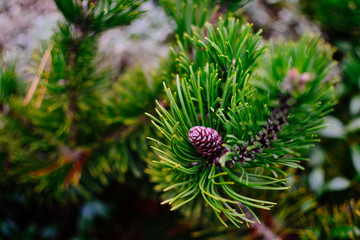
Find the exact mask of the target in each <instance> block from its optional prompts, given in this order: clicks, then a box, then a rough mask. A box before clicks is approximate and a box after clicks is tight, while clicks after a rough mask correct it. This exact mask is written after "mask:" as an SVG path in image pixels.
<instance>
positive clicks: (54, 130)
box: [0, 0, 160, 200]
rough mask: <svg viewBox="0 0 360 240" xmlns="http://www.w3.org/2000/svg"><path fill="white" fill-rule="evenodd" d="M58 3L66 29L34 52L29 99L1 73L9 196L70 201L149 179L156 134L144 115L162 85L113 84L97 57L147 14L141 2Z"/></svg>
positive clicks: (11, 72)
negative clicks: (107, 40)
mask: <svg viewBox="0 0 360 240" xmlns="http://www.w3.org/2000/svg"><path fill="white" fill-rule="evenodd" d="M55 3H56V5H57V7H58V8H59V10H60V11H61V12H62V14H63V15H64V17H65V21H62V22H60V23H59V25H58V30H57V31H56V32H55V33H54V35H53V37H52V38H51V40H50V41H49V42H47V43H45V44H44V46H43V49H44V50H41V49H39V50H38V51H37V52H35V54H34V55H35V60H37V61H38V66H37V67H36V69H34V72H35V74H36V77H35V79H34V80H33V81H32V82H31V85H30V86H26V87H25V89H26V91H23V89H24V87H21V86H22V85H24V84H22V82H25V81H22V80H20V79H18V77H17V76H16V73H15V69H14V67H13V65H10V66H4V67H3V68H2V72H1V106H2V108H1V109H2V112H1V115H2V118H1V122H2V123H1V130H0V131H1V137H0V145H1V152H2V155H3V156H4V158H3V161H4V162H3V164H4V165H5V166H6V167H5V169H4V171H2V173H1V174H2V178H1V179H2V182H3V183H4V184H8V183H12V184H10V186H9V185H8V186H7V187H9V189H11V187H12V186H13V185H18V186H20V188H22V189H23V190H24V191H25V192H27V193H29V194H34V192H36V193H37V194H38V195H39V197H45V196H46V198H49V197H50V198H56V199H58V200H61V199H64V200H65V199H68V198H69V197H71V198H76V197H77V196H83V197H86V196H91V193H92V192H96V191H99V190H100V189H101V187H102V186H103V185H106V184H107V182H108V181H109V180H108V179H114V178H115V179H119V180H121V179H124V174H125V173H126V172H127V170H128V169H129V168H130V169H131V170H132V172H133V174H135V175H137V176H138V177H139V176H141V175H143V174H142V172H143V168H144V163H143V161H142V160H141V159H142V158H144V155H145V152H146V151H147V145H146V142H145V137H143V135H144V134H145V133H147V134H149V133H148V132H149V131H150V130H149V128H148V127H146V121H144V117H143V116H144V114H143V113H144V112H145V111H150V109H151V108H152V106H154V104H153V102H154V101H153V99H154V97H155V96H157V95H158V92H159V87H157V86H160V85H159V84H158V83H156V82H154V81H155V80H154V78H148V77H146V76H145V74H144V73H143V71H142V70H141V69H142V68H141V67H134V68H133V69H131V70H130V71H129V72H128V73H126V74H124V75H122V76H121V79H116V80H115V81H114V80H113V79H112V77H111V74H110V71H109V68H108V67H106V66H103V64H102V62H101V60H102V57H101V55H100V54H99V53H98V50H97V44H98V39H99V37H100V36H101V34H102V33H103V32H104V31H107V30H108V29H111V28H114V27H118V26H124V25H127V24H129V23H131V22H132V21H133V20H134V19H137V18H138V17H140V16H141V15H142V14H143V12H141V11H137V9H138V8H139V6H140V5H141V3H142V1H128V0H121V1H113V0H103V1H86V2H85V1H80V2H79V1H72V0H65V1H63V0H61V1H60V0H59V1H55ZM45 49H46V50H45ZM150 74H152V73H150ZM154 74H155V73H154ZM25 85H28V84H25ZM139 100H140V101H139ZM147 125H148V124H147Z"/></svg>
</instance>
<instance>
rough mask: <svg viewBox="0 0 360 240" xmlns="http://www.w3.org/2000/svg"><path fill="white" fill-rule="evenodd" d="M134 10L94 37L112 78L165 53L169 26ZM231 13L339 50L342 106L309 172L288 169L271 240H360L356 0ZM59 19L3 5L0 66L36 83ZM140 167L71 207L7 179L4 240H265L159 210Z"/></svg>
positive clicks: (0, 207) (21, 4) (290, 1)
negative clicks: (316, 37) (127, 19)
mask: <svg viewBox="0 0 360 240" xmlns="http://www.w3.org/2000/svg"><path fill="white" fill-rule="evenodd" d="M140 9H141V10H145V11H146V12H145V13H144V15H143V16H142V17H141V18H139V19H137V20H135V21H133V22H132V23H131V24H130V25H128V26H124V27H121V28H116V29H113V30H110V31H107V32H105V33H104V34H103V35H102V36H101V37H100V39H99V51H100V53H101V56H102V64H104V65H108V66H110V67H111V70H112V71H111V74H112V76H111V79H119V78H122V77H123V78H126V71H127V70H128V69H134V68H140V69H141V72H145V73H147V72H151V71H152V70H151V69H153V68H156V67H158V66H159V65H161V64H163V61H164V59H166V57H167V56H168V55H169V53H170V50H169V47H170V46H171V44H172V43H173V42H174V40H175V29H176V24H175V22H174V20H173V19H171V18H170V17H169V16H168V14H167V12H166V11H165V10H164V8H163V7H161V5H160V4H159V2H158V1H156V0H153V1H151V0H150V1H147V2H145V3H144V4H143V5H142V6H141V7H140ZM235 15H236V16H238V17H239V18H244V19H247V20H248V21H249V22H251V23H253V24H254V27H255V28H256V29H262V30H263V37H264V38H265V39H269V38H275V39H277V38H285V39H294V40H296V39H298V38H299V36H300V35H301V34H303V33H306V32H315V33H320V34H321V35H322V36H323V37H324V38H325V40H326V41H328V42H329V43H331V44H332V45H333V46H334V48H335V49H336V52H335V54H334V59H335V60H337V61H338V67H337V72H336V73H339V74H340V75H341V81H340V83H339V84H338V85H337V87H336V94H337V96H338V99H339V102H338V104H337V105H336V106H335V107H334V111H333V112H332V113H331V114H330V116H328V117H327V118H326V121H327V124H329V127H327V128H326V129H324V130H323V131H322V132H321V143H319V144H318V145H317V146H316V147H315V148H313V149H312V150H311V151H310V152H309V153H308V156H309V158H310V159H311V161H310V162H307V163H303V165H304V166H305V169H306V170H305V171H301V170H290V172H289V174H290V178H291V182H292V184H293V187H292V188H291V190H290V191H289V192H282V193H281V194H280V195H279V196H280V198H279V199H281V200H279V201H280V202H279V204H278V205H277V206H276V207H274V208H273V209H272V210H271V211H270V213H264V214H263V216H262V219H263V221H264V222H265V225H267V226H269V229H271V231H272V232H273V233H274V234H276V236H277V239H360V1H358V0H302V1H300V0H252V1H250V2H249V3H247V4H246V5H245V6H244V7H242V8H241V9H239V10H238V11H236V13H235ZM63 18H64V17H63V16H62V14H61V13H60V12H59V11H58V9H57V7H56V4H55V3H54V2H53V1H49V0H12V1H6V0H0V56H1V59H2V61H3V62H9V61H16V69H17V70H16V72H17V73H18V75H19V76H20V77H21V78H24V79H32V78H33V77H34V70H33V69H34V68H35V69H36V68H37V66H38V65H39V61H38V60H37V59H38V58H39V57H38V55H39V51H40V52H41V54H43V52H44V50H45V49H46V47H44V46H45V45H44V43H46V41H48V40H49V39H50V38H51V37H52V35H53V32H54V29H56V28H57V24H58V22H59V21H61V20H63ZM165 61H166V60H165ZM139 66H140V67H139ZM336 73H334V74H336ZM130 77H131V76H130ZM160 85H161V84H160ZM125 89H126V88H125ZM150 99H151V98H150ZM140 110H142V108H140ZM144 112H145V111H144ZM0 126H2V125H0ZM141 134H143V133H141ZM144 138H145V137H144ZM3 141H6V140H3ZM134 141H135V140H134ZM134 141H133V140H131V139H130V140H129V145H128V146H129V149H130V148H131V149H133V150H134V147H133V145H134V144H135V145H136V144H137V142H136V141H135V142H134ZM144 141H145V140H144ZM130 146H132V147H130ZM0 150H1V151H0V152H1V153H2V152H3V151H4V149H0ZM134 151H135V152H136V151H138V150H137V149H136V147H135V150H134ZM119 154H123V152H121V153H119ZM127 154H129V155H131V154H133V153H132V152H131V151H129V153H127ZM140 155H141V154H140ZM0 157H1V158H2V159H1V160H0V164H1V165H2V166H1V167H0V171H4V172H5V171H7V164H9V163H7V161H6V156H5V155H4V154H1V155H0ZM140 165H141V163H140ZM129 168H131V166H130V167H129ZM136 169H137V170H133V171H129V172H126V173H125V175H124V176H123V177H122V178H121V179H120V180H119V179H117V178H111V179H109V180H106V184H101V189H100V190H96V191H92V192H91V194H87V195H86V194H85V196H86V197H84V194H82V196H81V197H71V200H67V199H66V200H63V196H60V197H58V198H59V199H57V197H56V196H55V197H54V196H50V197H49V199H46V197H43V196H42V197H39V196H37V194H29V193H28V192H27V189H26V188H27V186H26V185H25V186H22V187H18V184H17V183H16V184H15V183H14V182H13V181H12V178H7V179H5V177H4V179H3V180H1V181H0V239H124V240H127V239H157V240H158V239H271V238H269V237H268V235H266V234H265V233H264V232H259V231H258V230H256V229H252V228H246V227H244V228H242V229H241V230H237V229H227V230H226V229H223V228H221V227H218V226H212V225H209V223H206V221H204V222H203V223H201V222H200V223H194V222H192V221H191V220H189V219H184V218H183V217H182V216H181V212H170V208H169V207H168V206H163V205H160V202H161V200H160V198H159V195H158V194H157V193H154V191H153V190H152V189H153V186H152V184H151V183H149V180H148V177H147V176H146V174H142V173H140V174H137V172H139V171H140V172H141V171H142V172H143V171H144V167H136ZM139 175H141V177H139ZM3 176H4V175H1V174H0V177H3ZM14 176H15V177H16V175H14ZM129 183H130V184H129ZM31 187H32V185H31ZM46 187H49V186H46ZM29 188H30V186H29ZM64 199H65V198H64ZM209 226H210V227H209ZM271 236H273V235H271Z"/></svg>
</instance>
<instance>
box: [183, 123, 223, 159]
mask: <svg viewBox="0 0 360 240" xmlns="http://www.w3.org/2000/svg"><path fill="white" fill-rule="evenodd" d="M189 139H190V142H191V143H192V145H193V146H194V147H195V148H196V150H197V151H198V152H199V153H200V154H201V155H202V156H203V157H206V158H214V157H216V156H217V155H219V154H220V153H221V151H222V149H223V147H222V143H223V142H222V139H221V136H220V135H219V133H218V132H217V131H216V130H214V129H212V128H207V127H203V126H195V127H192V128H191V129H190V131H189Z"/></svg>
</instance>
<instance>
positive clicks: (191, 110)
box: [148, 17, 336, 227]
mask: <svg viewBox="0 0 360 240" xmlns="http://www.w3.org/2000/svg"><path fill="white" fill-rule="evenodd" d="M184 38H186V40H183V41H184V42H185V41H189V42H190V44H191V45H190V46H188V47H187V48H186V47H184V44H182V40H181V39H180V40H179V41H178V49H179V50H178V52H177V56H178V57H177V58H176V61H177V66H178V73H177V76H176V88H174V90H173V91H172V90H171V89H170V88H169V87H167V86H166V84H164V88H165V92H166V95H167V99H168V102H167V103H166V104H165V105H168V106H169V109H167V108H165V107H164V106H163V105H164V104H160V103H158V104H157V110H156V111H157V116H158V117H155V116H153V115H149V116H150V117H151V118H152V120H153V124H154V125H155V127H156V128H157V129H158V131H159V132H160V133H161V135H162V137H163V139H156V138H152V137H150V138H149V139H150V140H152V141H153V142H154V143H155V144H154V145H153V148H154V149H155V150H156V151H157V152H158V155H159V159H158V160H156V161H155V162H154V163H151V164H150V166H149V169H148V173H149V174H150V175H151V178H152V181H154V182H156V183H157V186H158V189H161V190H163V191H164V192H165V193H164V194H163V195H164V199H165V201H163V204H167V203H168V204H170V205H172V210H175V209H178V208H182V209H184V212H185V214H187V215H189V216H194V215H195V216H196V214H199V215H201V214H200V212H201V211H202V210H201V209H203V208H205V209H208V210H209V209H210V210H213V213H214V214H215V216H216V217H217V218H218V220H219V221H221V222H222V223H223V224H224V225H225V226H227V223H226V220H229V221H230V222H231V223H233V224H234V225H235V226H238V227H240V225H239V224H242V223H244V222H245V223H255V222H260V220H259V219H258V218H257V214H256V213H255V212H254V211H253V209H265V210H270V208H271V207H272V206H274V205H275V204H276V203H275V202H270V201H266V200H264V199H258V198H257V192H261V191H267V190H286V189H288V188H289V187H290V186H289V185H287V184H286V182H287V179H286V172H285V171H286V168H287V167H293V168H301V169H302V166H301V165H300V164H299V163H300V162H301V161H304V160H306V158H302V157H301V151H303V149H307V148H309V147H311V146H312V145H313V144H314V143H315V142H317V139H316V135H315V133H316V131H317V130H318V129H320V128H322V127H323V126H324V125H323V117H324V115H326V114H327V113H328V112H329V111H331V106H332V105H333V104H334V103H335V100H334V91H333V84H334V82H335V81H336V77H335V78H333V77H332V76H329V73H330V72H331V70H332V69H333V68H334V66H335V63H334V62H333V61H332V58H331V57H332V53H333V51H332V50H331V48H330V46H329V45H326V44H325V43H324V42H323V41H322V40H321V39H319V37H317V36H310V35H309V36H303V37H302V38H301V39H300V40H299V42H297V43H293V42H282V41H277V42H270V43H264V42H263V41H262V40H261V38H260V32H257V33H253V30H252V27H251V25H248V24H242V23H240V21H239V20H236V19H234V18H231V17H230V18H225V19H224V18H219V20H218V21H217V22H216V23H215V24H214V25H212V24H211V23H207V24H205V27H195V28H194V29H193V32H192V34H188V33H184ZM248 189H250V190H248ZM205 211H206V210H205Z"/></svg>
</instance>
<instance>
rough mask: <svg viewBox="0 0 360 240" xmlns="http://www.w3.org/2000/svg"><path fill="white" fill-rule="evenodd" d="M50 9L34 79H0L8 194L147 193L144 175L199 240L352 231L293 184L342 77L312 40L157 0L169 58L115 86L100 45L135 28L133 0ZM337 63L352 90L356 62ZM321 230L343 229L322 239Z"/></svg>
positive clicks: (0, 72)
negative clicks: (168, 32)
mask: <svg viewBox="0 0 360 240" xmlns="http://www.w3.org/2000/svg"><path fill="white" fill-rule="evenodd" d="M55 2H56V4H57V6H58V8H59V10H60V11H61V12H62V14H63V15H64V18H65V19H64V21H62V22H61V23H59V25H58V29H57V30H56V32H55V33H54V35H53V37H52V38H51V40H50V41H49V42H47V43H45V44H43V46H42V48H41V49H39V50H38V51H37V52H35V53H34V56H35V57H34V59H35V62H36V67H35V68H34V69H33V73H34V75H35V76H36V77H35V79H34V80H33V81H32V82H29V81H28V80H23V79H21V78H20V77H19V76H17V74H16V69H15V65H14V64H5V63H2V66H1V68H0V115H1V120H0V156H1V161H2V164H0V185H1V187H2V188H3V189H5V191H6V190H12V189H16V191H20V192H25V193H26V194H27V195H36V196H37V197H38V198H39V199H42V200H44V199H46V200H48V199H56V200H58V201H59V200H60V201H64V202H66V201H68V200H69V199H73V200H76V199H79V198H83V197H85V198H89V199H90V198H92V196H94V193H98V192H101V190H102V189H103V188H104V186H105V185H107V184H108V183H109V182H111V181H114V180H115V181H121V182H123V184H124V185H126V186H131V185H133V184H134V185H135V182H136V184H141V185H146V187H150V185H149V183H148V181H149V179H148V177H149V178H150V181H151V182H152V183H154V184H155V190H156V191H158V192H161V197H162V200H163V202H162V204H164V205H165V204H169V205H170V206H171V210H180V211H181V213H182V214H183V215H185V217H187V219H190V220H189V221H187V222H186V223H190V225H191V227H189V229H188V230H189V232H191V231H193V233H192V236H193V237H194V238H196V236H197V237H198V239H205V238H209V237H218V238H220V239H221V238H222V239H230V237H233V238H234V239H235V238H238V237H239V236H248V237H249V234H248V232H247V231H248V230H249V229H250V231H251V232H252V234H251V235H252V236H258V237H260V238H261V237H262V238H264V239H280V236H281V235H283V236H285V237H286V236H287V235H286V234H292V233H293V232H292V231H294V234H297V235H301V237H303V238H304V239H311V238H313V237H314V236H316V237H319V236H321V237H324V236H326V237H328V238H330V237H331V236H335V237H337V236H340V235H341V234H342V231H340V230H342V229H341V228H342V227H343V225H344V224H349V226H350V225H351V224H353V225H354V224H358V221H354V222H352V220H351V219H350V220H349V218H346V213H345V212H344V211H338V209H345V208H346V209H349V208H352V209H356V208H358V206H359V202H358V201H350V202H349V203H346V202H345V203H344V205H341V207H336V206H335V207H333V206H331V207H327V206H326V205H322V204H321V203H320V201H319V199H317V196H315V195H314V193H313V192H311V191H310V190H309V189H308V188H307V187H304V186H306V185H307V183H306V181H307V179H308V176H307V175H306V174H307V172H306V169H305V167H304V166H306V163H305V162H306V161H308V160H309V159H308V158H307V157H306V153H307V152H308V149H310V148H311V147H313V146H314V144H316V143H318V142H319V139H318V138H319V137H318V135H317V133H318V131H319V130H320V129H322V128H323V127H325V124H324V117H325V115H327V114H328V113H329V112H330V111H332V107H333V106H334V104H335V103H336V99H335V98H336V97H335V91H334V84H335V83H336V82H337V81H338V78H339V76H338V75H337V74H336V71H335V70H336V62H335V61H334V60H333V56H332V55H333V53H334V51H335V50H334V49H333V48H332V47H331V46H330V45H329V44H327V43H325V42H324V41H323V40H322V39H321V37H320V36H319V35H316V34H306V35H304V36H302V37H301V38H300V39H299V40H298V41H296V42H293V41H286V40H279V39H276V40H264V39H262V37H261V34H262V33H261V30H260V31H256V30H254V27H253V25H252V24H249V23H246V21H245V20H244V19H242V18H237V17H236V16H237V14H236V13H235V12H236V10H237V9H239V8H240V7H242V6H243V5H244V4H246V3H247V2H248V1H246V0H238V1H215V0H186V1H174V0H160V1H158V2H159V4H160V5H161V6H162V7H163V8H164V10H165V11H166V12H167V13H168V15H169V16H170V18H172V19H173V20H174V22H175V25H176V27H177V28H176V30H175V38H176V42H175V43H174V44H172V47H171V54H170V56H169V57H168V58H166V59H164V60H163V61H162V62H161V64H160V66H159V67H158V68H157V69H154V70H153V71H150V73H149V72H147V73H145V72H144V71H143V68H142V66H140V65H137V66H135V67H132V68H129V69H127V70H126V72H124V73H122V74H121V76H120V78H119V79H112V76H111V73H110V71H109V68H108V67H107V66H104V64H103V63H102V59H103V56H101V54H100V53H99V52H98V49H97V44H98V40H99V37H100V36H101V35H102V34H103V33H104V32H105V31H107V30H109V29H113V28H115V27H119V26H124V25H127V24H130V23H131V22H132V21H133V20H135V19H137V18H139V17H146V14H145V13H144V12H142V11H139V6H140V5H141V3H142V1H141V0H96V1H92V0H91V1H75V0H55ZM347 64H348V67H347V69H346V71H345V73H346V75H348V76H355V77H352V79H355V81H356V80H357V75H358V74H357V72H356V66H357V65H358V61H357V55H356V52H354V54H352V55H351V56H348V57H347ZM334 69H335V70H334ZM334 72H335V74H334ZM355 84H356V83H355ZM163 90H164V91H163ZM164 93H165V94H164ZM155 99H157V101H156V104H155ZM145 112H146V115H145V114H144V113H145ZM146 137H147V139H146ZM149 145H151V146H152V149H153V150H154V151H152V150H151V149H150V147H149ZM353 149H355V150H353V152H354V155H356V154H357V148H356V146H355V147H354V148H353ZM356 156H358V155H356ZM1 167H2V168H1ZM144 169H145V170H144ZM129 170H130V171H129ZM129 172H130V174H129ZM144 172H145V173H146V174H147V175H145V174H144ZM302 173H304V174H303V175H302ZM129 175H131V176H135V177H136V178H139V179H140V180H135V179H134V178H133V177H129ZM304 175H305V177H304V179H301V178H302V176H304ZM137 181H139V182H137ZM127 197H128V196H126V194H124V199H126V198H127ZM146 197H147V199H152V198H154V197H157V195H155V194H153V193H152V194H149V195H146ZM124 202H126V201H124ZM275 205H277V207H276V208H275V209H273V210H272V211H268V210H270V209H272V208H273V207H274V206H275ZM319 213H321V214H322V216H319ZM331 216H335V217H333V218H331ZM309 219H313V221H312V222H310V220H309ZM325 222H326V224H327V225H328V226H329V227H330V226H331V227H333V228H334V229H340V230H339V231H338V232H336V231H327V230H325V231H323V229H319V227H318V225H319V224H325ZM221 224H222V225H223V226H221ZM244 224H245V225H247V227H246V226H243V225H244ZM219 225H220V226H221V227H219ZM224 226H226V227H224ZM238 228H240V229H238ZM306 228H308V229H307V230H305V229H306ZM234 229H236V230H234ZM294 229H295V230H294ZM309 229H310V230H309ZM350 230H351V231H353V232H354V233H353V235H354V234H355V235H354V236H356V232H355V230H356V229H355V228H354V229H350ZM300 231H303V232H302V233H301V234H299V232H300ZM334 232H335V233H334ZM340 232H341V233H340ZM336 234H338V235H336ZM353 235H351V236H353ZM179 236H180V235H179ZM186 236H187V235H186ZM346 236H350V235H346ZM159 238H161V237H159ZM184 238H186V237H184Z"/></svg>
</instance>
